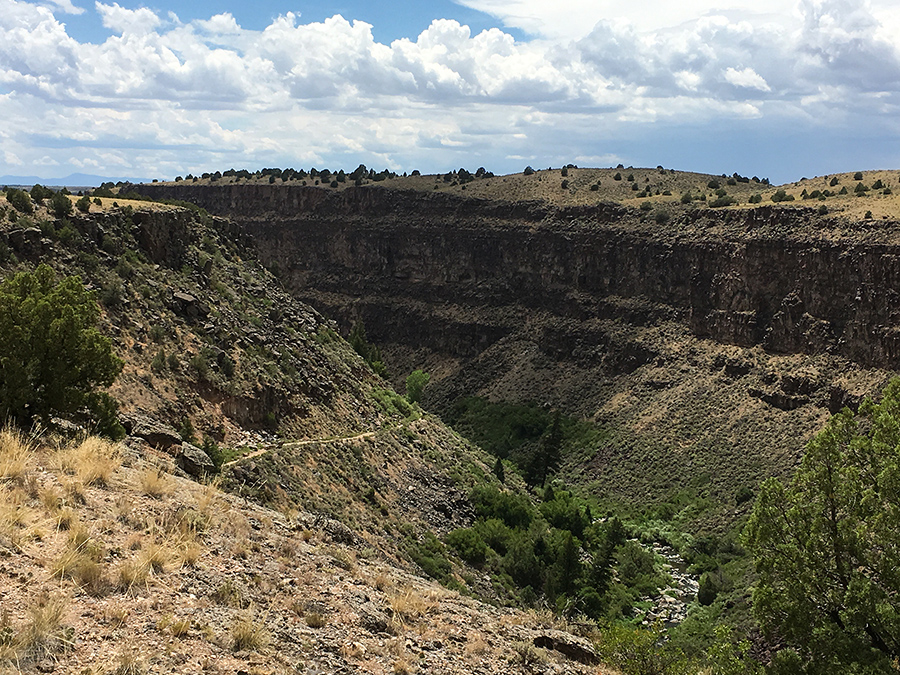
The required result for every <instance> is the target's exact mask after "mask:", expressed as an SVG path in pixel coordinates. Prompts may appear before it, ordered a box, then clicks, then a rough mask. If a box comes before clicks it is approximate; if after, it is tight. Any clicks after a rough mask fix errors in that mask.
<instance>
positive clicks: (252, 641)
mask: <svg viewBox="0 0 900 675" xmlns="http://www.w3.org/2000/svg"><path fill="white" fill-rule="evenodd" d="M269 639H270V637H269V631H268V630H266V626H265V624H264V623H262V622H258V621H255V620H254V618H253V616H251V615H250V614H244V615H243V616H241V617H239V618H238V619H237V620H236V621H235V622H234V623H233V624H231V640H232V649H234V651H236V652H239V651H244V650H252V651H258V650H260V649H263V648H264V647H265V646H266V645H268V644H269Z"/></svg>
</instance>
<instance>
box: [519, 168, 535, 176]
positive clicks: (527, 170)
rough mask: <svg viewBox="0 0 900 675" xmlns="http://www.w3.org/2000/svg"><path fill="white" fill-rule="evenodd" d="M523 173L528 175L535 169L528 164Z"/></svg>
mask: <svg viewBox="0 0 900 675" xmlns="http://www.w3.org/2000/svg"><path fill="white" fill-rule="evenodd" d="M522 173H523V174H525V175H526V176H530V175H531V174H533V173H534V169H532V168H531V167H530V166H526V167H525V171H523V172H522Z"/></svg>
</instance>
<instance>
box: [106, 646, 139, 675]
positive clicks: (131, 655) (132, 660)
mask: <svg viewBox="0 0 900 675" xmlns="http://www.w3.org/2000/svg"><path fill="white" fill-rule="evenodd" d="M145 672H147V671H146V668H145V667H144V663H143V662H142V661H141V659H140V658H139V657H138V655H137V654H135V652H134V651H132V650H131V649H129V648H126V649H125V650H123V651H122V652H120V653H119V655H118V657H117V658H116V669H115V670H114V671H113V674H114V675H144V673H145Z"/></svg>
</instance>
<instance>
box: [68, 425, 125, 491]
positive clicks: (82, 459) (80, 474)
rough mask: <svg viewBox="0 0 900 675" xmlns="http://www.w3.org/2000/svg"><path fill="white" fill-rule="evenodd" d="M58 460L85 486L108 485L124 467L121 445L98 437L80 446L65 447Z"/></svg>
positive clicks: (86, 440) (91, 438)
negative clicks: (121, 467) (115, 473)
mask: <svg viewBox="0 0 900 675" xmlns="http://www.w3.org/2000/svg"><path fill="white" fill-rule="evenodd" d="M58 458H59V465H60V468H61V469H62V470H63V471H65V472H66V473H68V474H70V475H74V476H75V477H76V478H77V480H78V481H80V482H81V484H82V485H84V486H88V485H108V484H109V480H110V478H111V477H112V475H113V473H114V472H115V471H116V469H118V468H119V467H120V466H122V455H121V450H120V447H119V445H118V444H117V443H113V442H111V441H108V440H106V439H103V438H99V437H97V436H90V437H88V438H86V439H85V440H83V441H82V442H81V443H79V444H78V445H70V446H63V447H62V448H60V450H59V452H58Z"/></svg>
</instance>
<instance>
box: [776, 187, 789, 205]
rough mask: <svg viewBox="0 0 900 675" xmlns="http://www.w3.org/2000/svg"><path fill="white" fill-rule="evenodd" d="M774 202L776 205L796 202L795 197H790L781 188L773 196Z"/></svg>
mask: <svg viewBox="0 0 900 675" xmlns="http://www.w3.org/2000/svg"><path fill="white" fill-rule="evenodd" d="M772 201H773V202H775V203H776V204H777V203H778V202H792V201H794V195H789V194H788V193H787V192H785V191H784V190H783V189H781V188H779V189H778V190H776V191H775V194H773V195H772Z"/></svg>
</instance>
